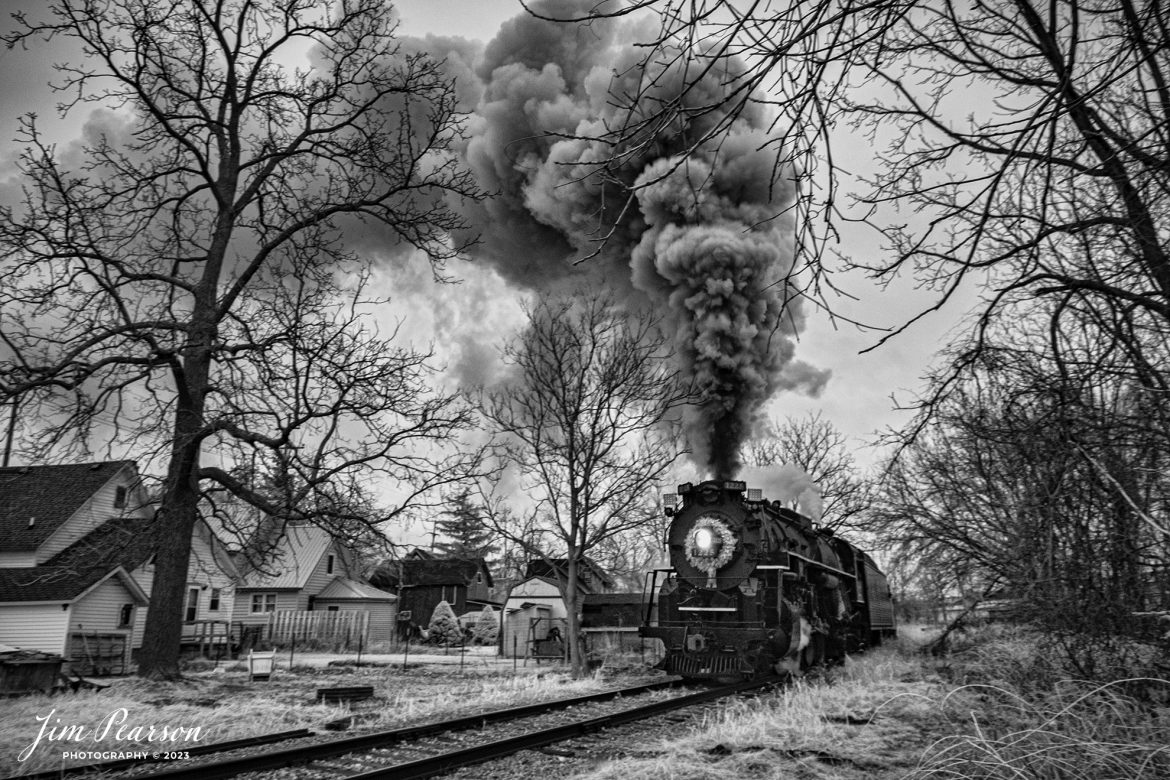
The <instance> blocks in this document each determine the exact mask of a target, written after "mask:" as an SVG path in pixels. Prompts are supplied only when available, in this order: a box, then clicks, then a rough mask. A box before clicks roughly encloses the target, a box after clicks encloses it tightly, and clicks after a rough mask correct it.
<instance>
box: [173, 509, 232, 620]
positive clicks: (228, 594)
mask: <svg viewBox="0 0 1170 780" xmlns="http://www.w3.org/2000/svg"><path fill="white" fill-rule="evenodd" d="M200 527H202V526H200ZM187 588H188V589H190V588H199V589H200V593H199V608H198V610H197V614H196V616H195V619H196V620H231V619H232V608H233V606H234V602H235V583H234V582H233V581H232V578H231V577H230V576H228V574H227V573H226V572H224V571H223V570H222V569H221V568H220V567H219V565H218V564H217V563H216V561H215V556H214V554H213V553H212V548H211V540H210V539H209V538H208V537H207V534H206V533H205V532H204V533H200V532H199V529H198V528H197V529H196V532H195V535H194V536H193V537H192V539H191V564H190V568H189V569H188V571H187ZM212 588H219V590H220V595H219V610H217V611H214V612H213V611H212V609H211V589H212ZM184 617H186V615H184Z"/></svg>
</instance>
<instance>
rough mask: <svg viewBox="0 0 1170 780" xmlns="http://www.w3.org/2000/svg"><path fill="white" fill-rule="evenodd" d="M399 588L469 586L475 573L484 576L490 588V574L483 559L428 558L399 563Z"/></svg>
mask: <svg viewBox="0 0 1170 780" xmlns="http://www.w3.org/2000/svg"><path fill="white" fill-rule="evenodd" d="M401 567H402V568H401V572H402V574H401V587H403V588H409V587H415V586H420V585H421V586H427V585H470V584H471V583H472V582H474V581H475V575H476V573H478V572H480V571H482V572H483V573H484V575H486V580H487V583H486V584H487V586H488V587H489V588H490V587H491V586H492V573H491V571H490V570H489V569H488V566H487V561H485V560H484V559H483V558H430V559H421V560H417V559H416V560H404V561H402V563H401Z"/></svg>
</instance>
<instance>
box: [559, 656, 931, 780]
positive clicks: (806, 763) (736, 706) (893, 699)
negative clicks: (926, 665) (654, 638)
mask: <svg viewBox="0 0 1170 780" xmlns="http://www.w3.org/2000/svg"><path fill="white" fill-rule="evenodd" d="M927 677H928V675H926V674H925V673H924V672H923V669H922V663H921V661H920V660H919V659H917V658H915V657H913V656H912V655H908V654H904V653H901V652H898V651H897V649H895V648H890V649H887V650H882V651H877V652H874V653H871V654H869V655H868V656H866V657H864V658H858V659H851V660H850V661H849V662H848V663H847V664H846V665H845V666H844V667H843V668H839V669H834V670H831V671H829V672H828V673H827V674H825V675H824V676H816V677H812V678H808V679H805V680H802V681H799V682H796V683H794V684H792V685H789V686H787V687H785V688H783V689H781V690H779V691H777V692H776V693H773V694H768V695H765V696H761V697H758V698H755V699H751V700H739V701H735V702H732V703H730V704H728V705H726V706H724V707H722V708H721V709H720V710H719V711H718V712H717V714H715V715H713V716H711V717H709V718H707V719H706V720H704V721H703V722H701V723H700V724H698V725H697V726H695V727H694V728H693V729H692V730H691V731H690V733H687V734H684V735H682V736H680V737H677V738H670V739H666V740H663V741H662V742H660V743H658V744H656V745H648V746H645V747H644V749H641V750H635V751H633V754H632V755H630V756H628V757H626V758H623V759H622V760H620V761H615V762H613V763H611V764H607V765H603V766H600V767H597V768H595V769H594V770H592V771H590V772H588V773H585V774H583V775H580V776H579V778H581V779H584V778H588V779H589V780H618V779H619V778H620V780H650V778H670V779H671V780H706V779H707V778H712V777H736V778H771V777H817V778H849V779H850V780H860V779H861V778H884V777H891V778H892V777H899V776H901V775H902V774H904V773H905V772H906V771H909V770H910V769H911V768H912V767H913V766H914V765H915V763H916V762H917V758H918V756H919V755H920V754H921V752H922V750H924V749H925V747H926V746H927V745H928V744H929V743H930V741H931V740H930V737H929V735H930V734H931V733H932V732H933V731H934V724H935V723H937V720H938V718H937V712H936V707H935V704H934V702H935V700H936V699H937V698H938V695H939V694H940V692H941V689H940V688H939V686H938V684H937V682H931V681H929V680H928V679H927ZM936 679H937V678H936Z"/></svg>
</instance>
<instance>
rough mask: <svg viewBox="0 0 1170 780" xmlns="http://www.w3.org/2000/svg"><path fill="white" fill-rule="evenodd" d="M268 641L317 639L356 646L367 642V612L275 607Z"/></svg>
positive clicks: (308, 640) (269, 624) (329, 642)
mask: <svg viewBox="0 0 1170 780" xmlns="http://www.w3.org/2000/svg"><path fill="white" fill-rule="evenodd" d="M270 614H271V617H270V618H269V621H268V639H269V641H271V642H279V643H282V644H283V643H288V642H296V643H297V644H300V643H302V642H321V643H328V644H344V645H346V646H356V645H359V644H362V645H364V644H367V643H368V641H369V634H368V630H369V622H370V613H369V612H366V611H365V610H352V609H339V610H331V611H330V610H301V611H297V610H279V611H276V612H272V613H270Z"/></svg>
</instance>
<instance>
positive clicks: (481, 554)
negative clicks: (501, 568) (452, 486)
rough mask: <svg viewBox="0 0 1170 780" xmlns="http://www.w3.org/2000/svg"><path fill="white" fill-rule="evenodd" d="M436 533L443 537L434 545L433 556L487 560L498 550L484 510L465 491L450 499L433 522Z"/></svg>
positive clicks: (467, 491) (468, 492) (469, 493)
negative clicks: (443, 510) (449, 502)
mask: <svg viewBox="0 0 1170 780" xmlns="http://www.w3.org/2000/svg"><path fill="white" fill-rule="evenodd" d="M435 532H436V533H437V534H440V535H442V536H444V537H446V539H447V541H440V542H438V543H436V544H435V545H434V548H435V553H436V554H438V555H440V556H443V557H447V558H484V559H486V558H488V557H490V556H491V555H492V554H493V553H495V552H496V551H497V550H499V545H498V544H496V542H495V539H494V534H493V533H492V531H491V529H490V528H488V526H487V523H486V522H484V513H483V508H482V507H480V506H478V505H476V504H475V502H473V501H472V499H471V492H470V491H469V490H464V491H462V492H460V493H457V494H456V495H455V496H453V497H452V498H451V505H450V508H449V509H448V510H446V511H445V512H443V514H442V517H441V519H439V520H436V521H435Z"/></svg>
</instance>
